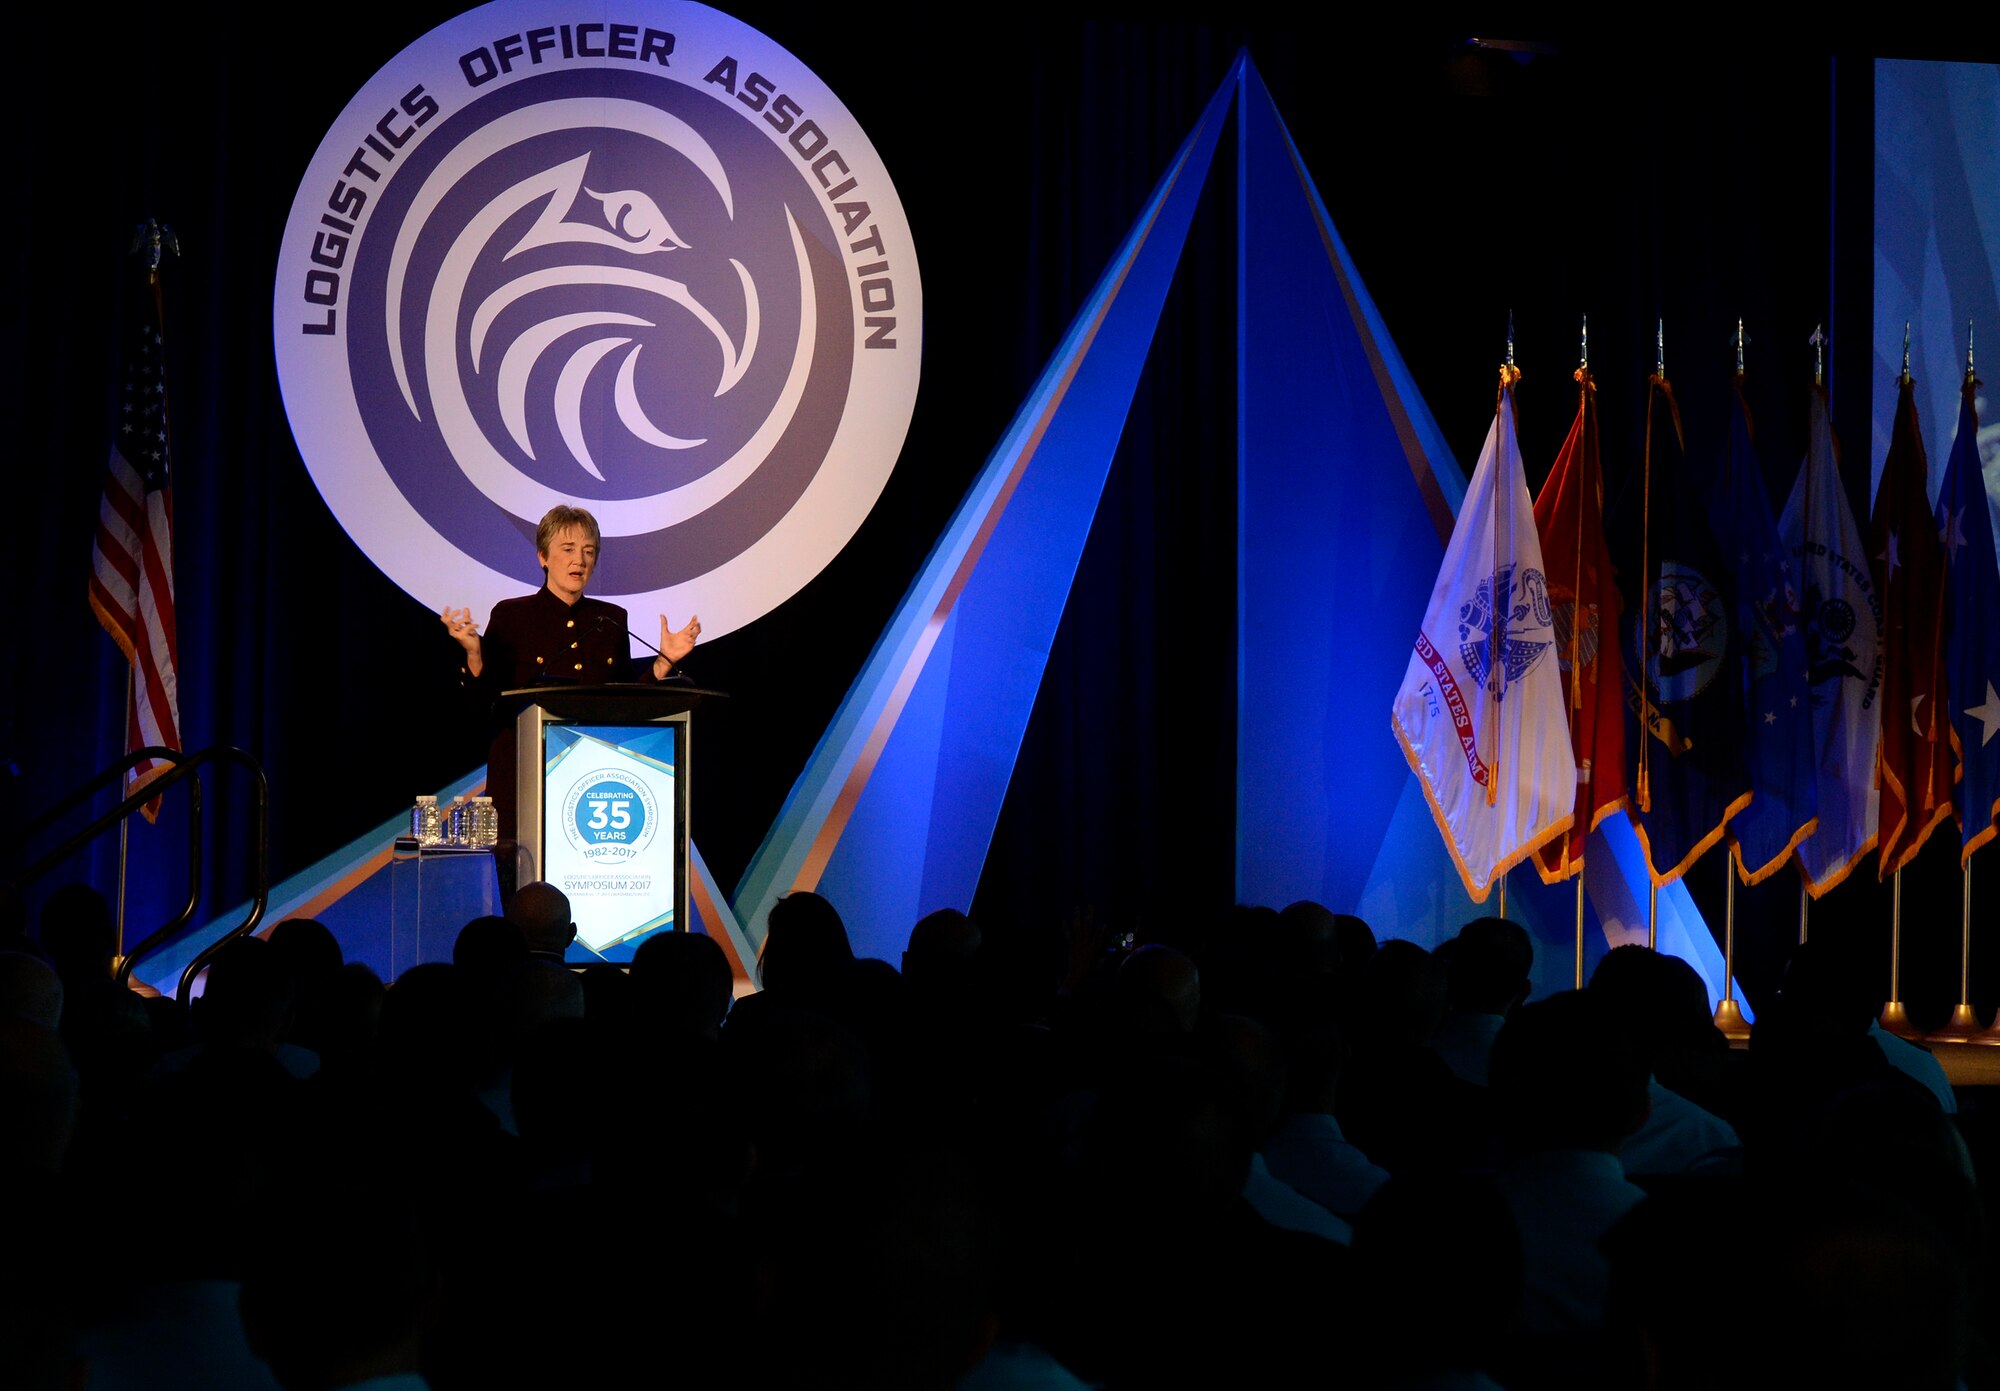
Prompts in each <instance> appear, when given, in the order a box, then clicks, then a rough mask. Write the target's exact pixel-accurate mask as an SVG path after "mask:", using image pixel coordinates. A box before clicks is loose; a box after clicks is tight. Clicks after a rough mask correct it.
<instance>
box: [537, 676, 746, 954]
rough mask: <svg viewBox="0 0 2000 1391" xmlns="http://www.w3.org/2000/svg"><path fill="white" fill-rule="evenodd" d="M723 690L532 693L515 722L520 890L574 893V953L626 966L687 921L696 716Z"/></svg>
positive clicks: (645, 687)
mask: <svg viewBox="0 0 2000 1391" xmlns="http://www.w3.org/2000/svg"><path fill="white" fill-rule="evenodd" d="M723 698H724V697H723V696H722V694H721V693H720V692H717V691H707V690H701V689H699V688H697V687H694V686H688V685H681V684H675V683H665V684H658V685H655V684H634V685H605V686H529V687H524V688H521V689H517V690H510V691H503V692H501V694H500V706H499V710H500V713H501V714H502V715H503V716H505V715H506V714H507V713H508V712H510V711H511V712H512V715H513V725H514V754H515V758H514V789H513V790H514V807H515V826H516V830H515V849H514V853H515V855H516V860H515V865H516V870H515V880H514V882H516V883H527V882H529V881H530V880H535V879H542V880H546V881H548V882H549V883H552V884H554V885H555V886H556V887H557V888H560V889H561V890H562V891H563V892H564V893H565V894H567V895H568V896H569V901H570V909H571V911H572V913H573V914H574V916H575V918H576V925H577V946H578V947H580V948H582V949H583V950H584V951H586V952H588V953H589V954H590V955H591V956H593V957H596V958H598V959H601V960H605V961H629V960H631V959H632V953H633V951H634V950H636V949H637V947H638V945H639V943H640V942H641V941H643V940H644V939H645V938H646V937H648V936H650V935H652V934H653V933H655V932H660V931H673V930H677V929H683V928H686V927H687V926H688V923H689V918H688V912H689V908H688V864H689V849H688V847H689V825H688V808H689V805H690V798H689V788H690V758H691V755H692V751H693V733H694V714H695V712H696V711H697V710H699V709H700V708H701V707H702V706H703V705H704V704H706V703H708V702H711V701H716V700H720V699H723Z"/></svg>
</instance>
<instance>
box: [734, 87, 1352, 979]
mask: <svg viewBox="0 0 2000 1391" xmlns="http://www.w3.org/2000/svg"><path fill="white" fill-rule="evenodd" d="M1240 70H1241V62H1240V60H1239V64H1238V66H1237V67H1236V68H1234V69H1232V70H1231V72H1230V73H1229V75H1228V76H1227V77H1226V78H1225V79H1224V81H1223V83H1222V85H1221V87H1220V88H1218V90H1217V91H1216V93H1215V95H1214V97H1213V98H1212V99H1211V100H1210V102H1209V104H1208V107H1207V109H1206V110H1205V111H1204V112H1203V115H1202V118H1201V120H1200V121H1199V122H1198V123H1197V124H1196V126H1195V129H1194V130H1193V132H1192V133H1191V134H1190V135H1189V137H1188V139H1187V141H1186V142H1185V143H1184V144H1183V145H1182V147H1181V149H1180V151H1179V153H1178V154H1177V155H1176V157H1175V159H1174V160H1173V162H1172V163H1171V164H1170V165H1169V167H1168V169H1167V172H1166V174H1165V175H1164V177H1163V178H1162V179H1161V181H1160V183H1159V185H1158V187H1157V188H1156V189H1155V190H1154V192H1153V195H1152V197H1151V199H1150V200H1149V201H1148V203H1147V206H1146V208H1145V209H1144V210H1143V211H1142V213H1141V214H1140V216H1139V218H1138V220H1137V222H1136V223H1135V224H1134V226H1133V230H1132V232H1131V234H1130V235H1129V236H1128V237H1127V239H1126V241H1125V243H1124V245H1123V246H1122V247H1120V249H1119V251H1118V253H1117V255H1116V256H1114V257H1113V259H1112V262H1111V264H1110V266H1109V267H1107V268H1106V270H1105V272H1104V275H1103V277H1102V278H1101V279H1100V280H1099V281H1098V284H1097V286H1096V288H1095V290H1094V291H1093V292H1092V294H1091V296H1090V298H1089V299H1088V300H1087V301H1086V302H1085V304H1084V306H1083V308H1082V310H1081V311H1080V312H1079V313H1078V315H1077V317H1076V319H1075V321H1074V322H1073V323H1072V325H1071V327H1070V330H1069V332H1068V333H1067V334H1066V335H1065V337H1064V339H1063V342H1062V344H1061V346H1060V347H1059V348H1058V349H1057V351H1056V354H1055V356H1054V357H1053V358H1052V359H1051V360H1050V362H1049V364H1048V366H1047V367H1046V368H1045V369H1044V370H1043V373H1042V376H1041V379H1040V380H1039V381H1038V382H1037V383H1036V386H1035V389H1034V390H1033V391H1032V392H1031V393H1030V394H1029V396H1028V398H1027V400H1026V401H1025V402H1024V403H1023V404H1022V406H1021V409H1020V411H1019V412H1018V413H1017V414H1016V416H1015V417H1014V420H1013V422H1012V424H1011V425H1010V426H1009V428H1008V430H1007V433H1006V435H1005V436H1004V437H1003V438H1002V440H1001V442H1000V444H999V446H998V447H997V448H996V449H995V450H994V451H993V453H992V455H991V456H990V457H989V458H988V460H987V462H986V465H985V467H984V468H983V469H982V470H981V472H980V474H979V477H978V478H977V479H976V480H975V481H974V483H973V486H972V488H971V490H970V491H969V492H968V493H967V495H966V498H965V501H964V502H963V503H961V504H960V506H959V509H958V511H957V513H956V514H955V515H954V516H953V518H952V520H951V523H950V525H949V526H948V527H947V528H946V530H945V533H944V535H943V536H942V537H941V538H940V539H939V541H938V544H937V545H936V547H935V548H933V550H932V552H931V554H930V556H929V558H928V559H927V560H926V561H925V563H924V567H923V569H922V571H921V572H920V573H919V574H918V576H917V579H916V581H915V583H914V584H912V585H911V587H910V589H909V592H908V593H907V594H906V595H905V597H904V599H903V602H902V604H901V605H900V606H899V607H898V609H897V611H896V614H895V616H894V618H892V619H891V621H890V624H889V626H888V628H887V629H886V630H885V631H884V632H883V634H882V637H881V638H880V640H879V641H878V642H877V643H876V646H875V649H874V651H873V652H872V653H870V655H869V658H868V661H867V663H866V665H865V666H864V667H863V669H862V673H861V675H860V676H859V677H858V678H857V679H856V681H855V683H854V685H853V687H852V688H851V689H850V690H849V692H848V695H847V698H846V700H845V701H844V702H843V703H842V705H841V708H840V710H839V711H838V712H837V713H836V714H835V716H834V719H833V722H832V724H831V725H830V726H829V727H828V729H827V732H826V734H825V735H824V736H823V737H822V738H821V740H820V743H819V746H818V748H817V749H815V750H814V752H813V756H812V758H811V759H810V760H809V761H808V763H807V765H806V768H805V771H804V772H803V773H802V774H801V775H800V777H799V780H798V781H797V782H796V783H795V784H794V785H793V788H792V792H791V795H790V797H789V798H788V799H787V800H786V803H785V806H784V808H783V809H782V810H781V811H780V813H779V815H778V819H777V821H776V823H775V824H774V825H773V827H772V829H771V832H770V834H769V835H768V836H767V837H766V838H765V840H764V843H763V845H762V846H760V847H759V849H758V851H757V853H756V855H755V856H754V857H753V858H752V860H751V862H750V866H749V868H748V870H747V871H746V872H745V874H744V877H743V881H742V883H741V884H740V885H739V887H738V889H737V894H736V899H735V910H736V914H737V917H738V919H739V920H740V921H741V923H742V925H743V928H744V930H745V933H746V935H747V936H749V938H750V939H751V940H752V941H753V942H755V941H761V940H762V935H763V928H764V921H765V916H766V914H767V913H768V912H769V910H770V905H771V904H772V903H773V902H775V901H776V900H777V899H778V898H779V897H781V896H783V895H784V894H785V893H788V892H790V891H792V890H795V889H814V890H818V891H821V892H823V893H825V894H826V896H827V897H828V898H830V899H831V900H832V901H833V902H834V903H835V904H836V906H838V907H839V908H840V910H841V912H842V914H843V915H844V917H845V919H846V922H847V927H848V932H849V935H850V937H851V938H852V940H853V943H854V948H855V951H856V952H857V953H858V954H860V955H863V956H875V957H881V958H883V959H887V960H895V959H897V958H898V956H899V955H900V953H901V951H902V947H903V943H904V942H905V941H906V940H907V938H908V936H909V930H910V926H911V924H912V923H914V922H915V920H916V918H917V917H918V916H919V915H921V914H923V913H926V912H929V911H931V910H933V909H936V908H958V909H967V908H970V907H971V904H972V896H973V891H974V890H975V889H976V888H977V886H978V881H979V870H980V867H981V866H982V865H983V864H984V862H985V857H986V848H987V846H988V844H989V843H990V841H991V839H992V835H993V826H994V823H995V822H996V821H997V820H998V818H999V815H1000V807H1001V803H1002V801H1003V800H1004V798H1005V796H1006V791H1007V782H1008V779H1009V778H1010V777H1011V776H1012V773H1013V768H1014V759H1015V756H1016V754H1017V753H1018V751H1019V749H1020V743H1021V734H1022V731H1023V730H1024V729H1025V728H1026V727H1027V722H1028V716H1029V714H1030V712H1031V710H1032V709H1033V707H1034V700H1035V692H1036V690H1037V688H1038V687H1039V686H1040V684H1041V678H1042V672H1043V669H1044V667H1045V665H1046V663H1047V660H1048V653H1049V645H1050V643H1051V642H1052V641H1053V639H1054V636H1055V632H1056V627H1057V624H1058V622H1059V621H1060V619H1061V616H1062V610H1063V605H1064V603H1065V601H1066V600H1067V598H1068V595H1069V589H1070V584H1071V581H1072V579H1073V578H1074V577H1075V574H1076V566H1077V560H1078V557H1079V556H1080V555H1081V554H1082V551H1083V545H1084V541H1085V538H1086V537H1087V536H1088V535H1089V532H1090V524H1091V519H1092V518H1093V517H1094V516H1095V514H1096V511H1097V504H1098V499H1099V497H1100V495H1101V494H1102V492H1103V489H1104V479H1105V474H1106V472H1107V470H1108V469H1109V468H1110V466H1111V459H1112V454H1113V452H1114V450H1115V449H1116V447H1117V443H1118V439H1119V436H1120V434H1121V433H1122V432H1123V430H1124V426H1125V417H1126V414H1127V412H1128V410H1129V408H1130V406H1131V402H1132V393H1133V391H1134V389H1135V387H1136V385H1137V383H1138V379H1139V374H1140V371H1141V369H1142V368H1143V367H1144V365H1145V360H1146V353H1147V350H1148V349H1149V347H1150V346H1151V344H1152V339H1153V332H1154V329H1155V327H1156V326H1157V324H1158V322H1159V316H1160V307H1161V305H1162V304H1163V303H1164V302H1165V299H1166V294H1167V289H1168V286H1169V285H1170V284H1171V282H1172V280H1173V276H1174V271H1175V268H1176V267H1177V266H1178V264H1179V262H1180V255H1181V248H1182V245H1183V243H1184V241H1185V239H1186V236H1187V229H1188V224H1189V222H1190V221H1191V220H1192V218H1193V215H1194V208H1195V205H1196V202H1197V200H1198V199H1199V198H1200V196H1201V192H1202V187H1203V184H1204V182H1205V180H1206V177H1207V174H1208V168H1209V163H1210V160H1211V158H1212V156H1213V154H1214V151H1215V146H1216V143H1217V140H1218V138H1219V136H1220V134H1221V130H1222V125H1223V121H1224V118H1225V116H1226V115H1227V114H1228V110H1229V105H1230V102H1231V99H1232V98H1233V97H1234V95H1235V92H1236V88H1237V79H1238V73H1239V72H1240ZM1384 708H1385V709H1386V706H1385V707H1384Z"/></svg>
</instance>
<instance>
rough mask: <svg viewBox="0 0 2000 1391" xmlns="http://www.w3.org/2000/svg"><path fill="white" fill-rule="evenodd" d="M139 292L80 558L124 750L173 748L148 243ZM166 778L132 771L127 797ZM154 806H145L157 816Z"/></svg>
mask: <svg viewBox="0 0 2000 1391" xmlns="http://www.w3.org/2000/svg"><path fill="white" fill-rule="evenodd" d="M152 260H153V263H154V264H153V265H152V266H151V268H150V269H149V271H148V273H147V276H146V286H145V293H144V294H143V295H142V296H141V297H140V299H141V303H140V305H139V306H138V309H137V312H136V313H134V314H133V315H132V322H131V323H130V324H129V326H128V329H127V339H126V343H125V354H124V377H123V380H122V383H121V386H120V391H119V405H118V419H117V424H116V427H115V429H114V431H113V434H112V440H111V460H110V466H109V468H108V469H107V470H106V473H105V478H104V498H103V501H102V502H101V503H100V504H99V505H98V509H97V536H96V540H95V541H94V543H93V544H92V547H91V555H90V607H91V609H92V610H93V611H94V612H95V613H96V614H97V620H98V622H100V623H102V624H103V625H104V631H105V632H107V633H109V634H110V635H111V640H112V641H113V642H115V643H117V644H118V647H119V650H120V651H122V652H124V654H125V657H126V660H127V661H129V662H130V663H131V699H130V700H129V701H128V702H127V714H126V722H125V741H126V742H125V746H126V749H127V750H128V751H129V750H132V749H138V748H144V747H146V746H148V745H161V746H164V747H166V748H170V749H178V748H180V746H181V735H180V696H179V692H178V683H179V657H178V648H177V647H176V644H175V639H174V489H173V475H172V473H171V472H170V471H169V468H168V432H167V378H166V370H165V360H164V351H163V340H162V338H161V335H160V323H161V314H160V272H159V265H158V245H157V241H156V242H155V245H154V247H153V255H152ZM166 771H167V765H165V764H163V763H159V762H151V761H149V762H146V763H142V764H140V765H139V766H138V767H137V768H135V769H133V770H132V772H131V773H130V774H129V775H128V776H127V780H126V791H127V792H128V794H129V793H131V792H134V791H137V790H138V789H139V788H140V787H143V786H144V785H145V784H146V783H147V782H149V781H151V780H152V779H153V778H156V777H158V776H160V775H161V774H162V773H164V772H166ZM158 810H159V802H158V800H157V799H156V800H155V801H154V802H153V803H152V804H150V805H149V806H148V807H147V808H146V815H147V817H148V818H149V819H150V818H151V817H152V816H154V815H155V814H157V812H158Z"/></svg>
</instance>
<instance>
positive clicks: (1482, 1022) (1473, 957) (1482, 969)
mask: <svg viewBox="0 0 2000 1391" xmlns="http://www.w3.org/2000/svg"><path fill="white" fill-rule="evenodd" d="M1534 967H1535V947H1534V943H1533V942H1532V941H1530V940H1529V937H1528V931H1527V929H1526V928H1524V927H1522V926H1521V925H1520V924H1519V923H1516V922H1509V921H1507V919H1505V918H1474V919H1473V920H1472V921H1471V922H1469V923H1467V924H1466V925H1465V926H1464V927H1461V928H1460V929H1459V930H1458V936H1457V938H1456V939H1455V940H1454V942H1453V945H1452V952H1451V958H1450V961H1449V963H1448V964H1447V966H1446V968H1445V984H1446V998H1447V999H1448V1001H1449V1013H1447V1014H1446V1015H1445V1020H1444V1023H1442V1024H1440V1025H1439V1026H1438V1031H1437V1033H1436V1034H1435V1035H1433V1036H1432V1038H1431V1051H1432V1052H1434V1053H1436V1054H1437V1055H1438V1056H1439V1057H1440V1058H1443V1059H1444V1061H1445V1066H1447V1067H1449V1068H1450V1069H1451V1071H1452V1075H1453V1076H1455V1077H1457V1078H1458V1079H1459V1081H1461V1082H1470V1083H1472V1084H1473V1085H1474V1086H1476V1087H1483V1086H1485V1085H1486V1064H1487V1059H1488V1058H1489V1057H1491V1055H1492V1053H1493V1039H1494V1037H1495V1036H1496V1035H1497V1034H1498V1033H1499V1032H1500V1026H1501V1025H1502V1024H1504V1023H1506V1022H1507V1016H1508V1014H1510V1013H1511V1012H1512V1011H1513V1009H1514V1007H1515V1006H1516V1005H1518V1004H1520V1003H1521V1002H1522V1001H1523V1000H1525V999H1527V998H1528V989H1529V985H1528V973H1529V972H1530V971H1532V970H1533V969H1534Z"/></svg>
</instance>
